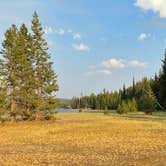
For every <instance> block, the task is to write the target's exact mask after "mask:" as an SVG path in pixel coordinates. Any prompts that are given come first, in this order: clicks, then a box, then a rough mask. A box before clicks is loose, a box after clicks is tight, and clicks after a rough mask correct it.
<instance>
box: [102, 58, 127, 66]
mask: <svg viewBox="0 0 166 166" xmlns="http://www.w3.org/2000/svg"><path fill="white" fill-rule="evenodd" d="M102 65H103V66H104V67H106V68H124V67H125V64H124V62H123V60H122V59H115V58H112V59H109V60H107V61H103V62H102Z"/></svg>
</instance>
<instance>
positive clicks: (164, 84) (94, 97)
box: [71, 51, 166, 113]
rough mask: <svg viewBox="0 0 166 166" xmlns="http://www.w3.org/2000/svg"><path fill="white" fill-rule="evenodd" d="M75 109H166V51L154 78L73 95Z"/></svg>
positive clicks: (72, 104) (131, 110)
mask: <svg viewBox="0 0 166 166" xmlns="http://www.w3.org/2000/svg"><path fill="white" fill-rule="evenodd" d="M71 107H72V108H73V109H85V108H89V109H93V110H107V109H108V110H117V111H118V112H119V113H125V112H135V111H137V110H139V111H144V112H146V113H151V112H153V111H155V110H156V109H160V110H166V51H165V58H164V60H163V61H162V68H161V70H160V72H159V74H155V76H154V78H150V79H148V78H147V77H145V78H143V79H142V80H141V81H138V82H135V80H134V78H133V83H132V86H129V87H127V88H126V87H125V85H123V88H122V89H120V90H118V91H114V92H109V91H106V90H105V89H104V90H103V92H101V93H99V94H91V95H90V96H81V97H73V98H72V101H71Z"/></svg>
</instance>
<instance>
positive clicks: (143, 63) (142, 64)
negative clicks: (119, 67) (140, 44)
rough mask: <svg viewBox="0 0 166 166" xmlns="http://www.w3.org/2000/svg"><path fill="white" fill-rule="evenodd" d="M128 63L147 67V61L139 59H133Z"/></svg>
mask: <svg viewBox="0 0 166 166" xmlns="http://www.w3.org/2000/svg"><path fill="white" fill-rule="evenodd" d="M128 65H129V66H131V67H147V63H145V62H141V61H139V60H132V61H130V62H129V64H128Z"/></svg>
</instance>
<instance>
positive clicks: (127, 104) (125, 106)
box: [117, 98, 138, 114]
mask: <svg viewBox="0 0 166 166" xmlns="http://www.w3.org/2000/svg"><path fill="white" fill-rule="evenodd" d="M137 111H138V107H137V102H136V100H135V99H134V98H133V99H132V100H128V101H122V103H121V104H119V106H118V109H117V113H119V114H125V113H128V112H137Z"/></svg>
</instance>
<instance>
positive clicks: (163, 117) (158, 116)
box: [111, 111, 166, 122]
mask: <svg viewBox="0 0 166 166" xmlns="http://www.w3.org/2000/svg"><path fill="white" fill-rule="evenodd" d="M111 116H115V117H120V118H124V119H127V120H130V119H131V120H140V121H154V122H166V112H154V113H153V114H152V115H148V114H145V113H143V112H138V113H128V114H122V115H120V114H117V113H116V112H115V111H113V112H111Z"/></svg>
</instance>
